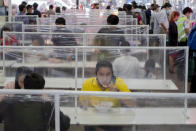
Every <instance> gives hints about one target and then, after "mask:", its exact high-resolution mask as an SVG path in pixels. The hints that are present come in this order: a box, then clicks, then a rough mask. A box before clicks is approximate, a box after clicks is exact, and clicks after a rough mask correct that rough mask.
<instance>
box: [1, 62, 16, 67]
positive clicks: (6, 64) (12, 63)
mask: <svg viewBox="0 0 196 131" xmlns="http://www.w3.org/2000/svg"><path fill="white" fill-rule="evenodd" d="M15 63H16V61H14V60H6V61H5V67H8V66H12V65H14V64H15ZM0 67H3V61H2V60H0Z"/></svg>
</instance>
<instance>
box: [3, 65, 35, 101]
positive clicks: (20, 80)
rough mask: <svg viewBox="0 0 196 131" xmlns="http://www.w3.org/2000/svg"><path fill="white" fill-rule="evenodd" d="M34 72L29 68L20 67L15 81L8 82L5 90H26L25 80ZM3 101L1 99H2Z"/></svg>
mask: <svg viewBox="0 0 196 131" xmlns="http://www.w3.org/2000/svg"><path fill="white" fill-rule="evenodd" d="M32 72H33V71H32V70H31V69H30V68H28V67H24V66H23V67H19V68H17V69H16V74H15V80H14V81H10V82H8V83H7V84H6V85H5V87H4V89H24V78H25V76H26V75H28V74H31V73H32ZM0 100H1V98H0Z"/></svg>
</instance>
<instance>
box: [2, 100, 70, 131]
mask: <svg viewBox="0 0 196 131" xmlns="http://www.w3.org/2000/svg"><path fill="white" fill-rule="evenodd" d="M14 98H15V97H14ZM22 98H23V97H22ZM36 98H37V97H36ZM0 109H1V110H0V118H1V119H2V120H3V121H4V131H14V130H17V131H47V130H48V128H49V127H51V128H53V129H54V128H55V118H54V115H55V112H54V111H55V110H54V106H53V104H52V103H51V102H49V101H40V99H39V100H35V99H34V100H33V101H32V99H31V100H30V99H29V100H28V98H25V99H21V97H20V100H16V99H12V98H5V99H4V100H3V101H2V102H1V103H0ZM69 127H70V118H69V117H68V116H66V115H64V114H63V113H62V112H60V128H61V131H66V130H68V129H69Z"/></svg>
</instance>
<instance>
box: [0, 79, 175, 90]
mask: <svg viewBox="0 0 196 131" xmlns="http://www.w3.org/2000/svg"><path fill="white" fill-rule="evenodd" d="M13 80H14V78H13V77H12V78H6V81H5V83H0V87H2V86H4V85H5V84H6V83H7V82H8V81H13ZM45 80H46V85H45V88H58V89H69V88H73V89H74V87H75V79H74V78H73V79H72V78H48V77H46V78H45ZM84 80H86V79H84ZM124 82H125V83H126V84H127V85H128V88H129V89H130V90H159V91H160V90H163V91H164V90H170V91H171V90H178V88H177V86H176V85H175V84H174V83H173V82H172V81H171V80H155V79H124ZM77 83H78V84H77V87H78V89H81V87H82V85H83V79H82V78H78V79H77Z"/></svg>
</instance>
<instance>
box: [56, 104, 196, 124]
mask: <svg viewBox="0 0 196 131" xmlns="http://www.w3.org/2000/svg"><path fill="white" fill-rule="evenodd" d="M60 110H61V111H62V112H63V113H64V114H66V115H68V116H69V117H70V118H71V124H81V125H145V124H147V125H148V124H150V125H159V124H161V125H164V124H196V119H195V118H194V117H195V115H194V116H190V119H187V117H186V116H185V114H184V108H173V107H172V108H167V107H165V108H161V107H160V108H152V107H150V108H142V107H141V108H111V109H110V110H109V111H108V112H99V111H97V110H96V109H95V108H92V107H91V108H88V109H87V110H84V109H81V108H77V113H76V112H75V111H76V110H75V109H74V108H73V107H61V108H60ZM190 112H192V113H193V112H194V114H196V108H189V109H188V113H187V114H189V113H190ZM76 116H77V117H76ZM75 118H76V119H75Z"/></svg>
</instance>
